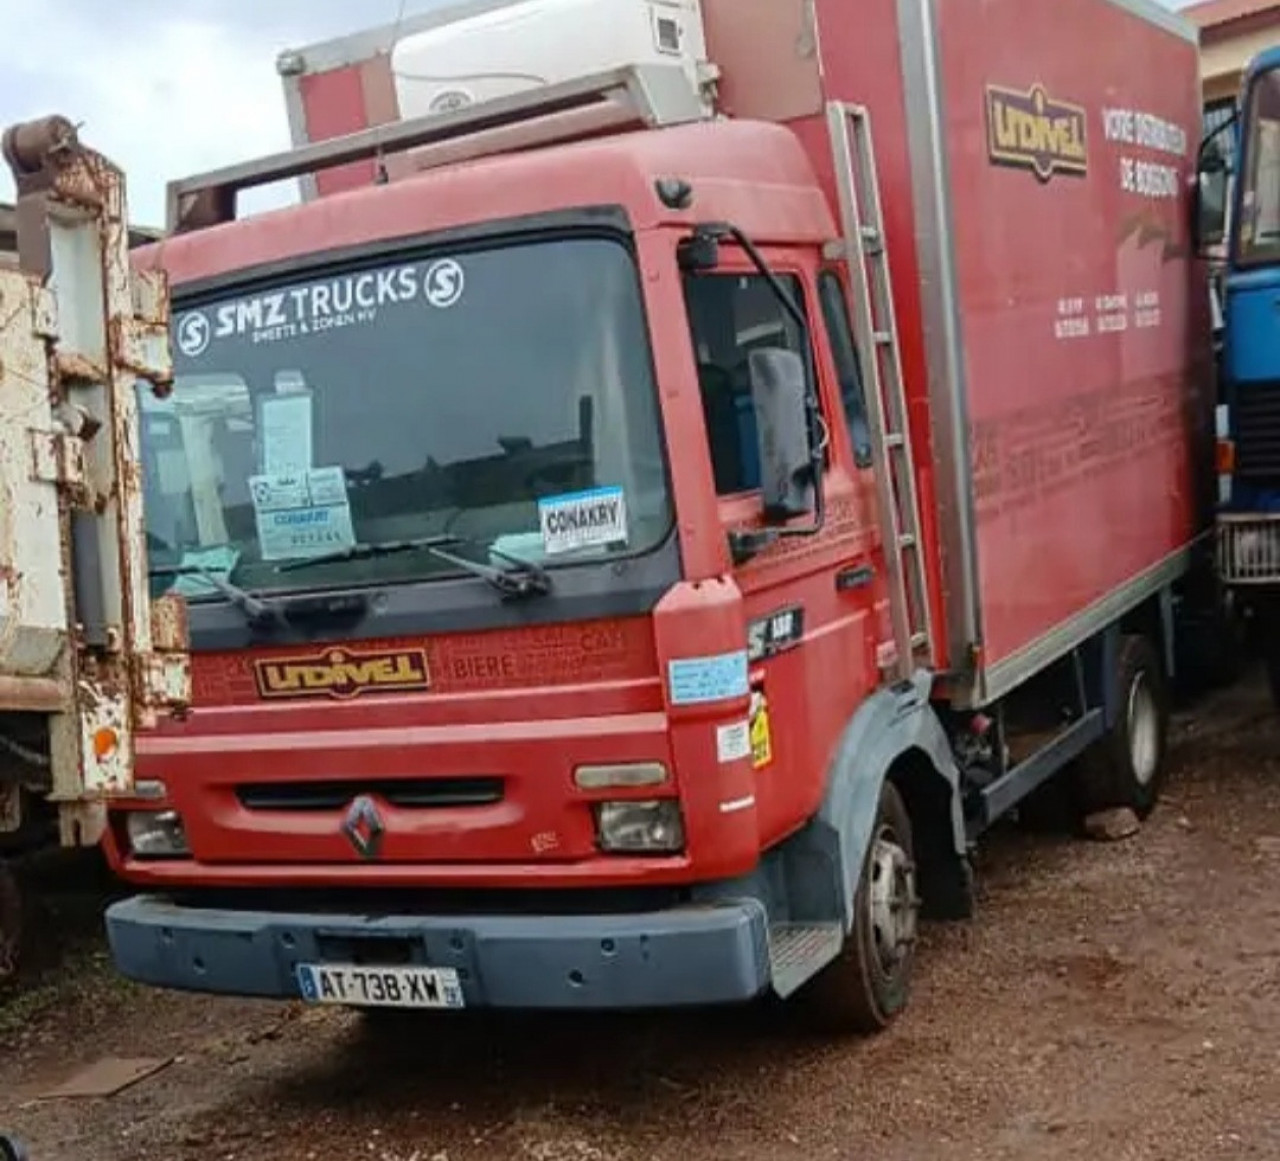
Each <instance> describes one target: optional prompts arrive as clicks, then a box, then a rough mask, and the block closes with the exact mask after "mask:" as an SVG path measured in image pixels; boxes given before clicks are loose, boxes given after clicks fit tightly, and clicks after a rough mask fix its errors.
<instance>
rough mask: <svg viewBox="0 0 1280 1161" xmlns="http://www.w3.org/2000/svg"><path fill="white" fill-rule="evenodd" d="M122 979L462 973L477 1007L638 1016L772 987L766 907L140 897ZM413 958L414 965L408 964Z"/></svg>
mask: <svg viewBox="0 0 1280 1161" xmlns="http://www.w3.org/2000/svg"><path fill="white" fill-rule="evenodd" d="M106 923H107V935H108V939H109V941H110V944H111V953H112V956H113V958H114V960H115V964H116V967H117V968H118V969H119V971H120V972H121V973H122V974H123V975H125V976H127V977H129V978H130V979H133V980H137V981H139V982H141V983H145V984H152V985H155V986H158V987H167V988H178V989H182V990H186V991H195V992H210V993H220V994H224V995H237V996H266V997H274V998H279V999H298V998H300V992H299V988H298V983H297V979H296V977H295V972H294V968H295V965H297V964H299V963H316V964H319V963H351V962H353V958H354V957H358V959H359V961H360V962H366V963H377V962H379V954H380V950H381V949H388V950H389V949H391V948H394V949H395V954H396V957H397V958H396V959H395V960H394V962H397V963H403V962H409V963H414V964H421V965H424V966H429V967H442V968H443V967H449V968H456V969H457V970H458V973H459V978H460V980H461V982H462V990H463V995H464V997H465V1000H466V1004H467V1006H468V1007H477V1008H513V1009H536V1008H544V1009H545V1008H551V1009H584V1008H595V1009H602V1008H606V1009H624V1008H655V1007H668V1006H679V1005H704V1004H725V1003H734V1002H741V1001H746V1000H750V999H753V998H755V997H756V996H759V995H760V994H761V993H763V992H764V991H765V989H766V988H767V987H768V986H769V980H770V971H769V944H768V934H767V917H766V913H765V909H764V906H763V905H762V904H760V903H759V902H756V901H754V900H744V901H742V902H736V903H732V904H724V905H717V906H701V907H693V906H690V907H681V908H673V909H670V910H664V911H652V912H643V913H632V914H623V915H614V914H610V915H585V916H584V915H572V916H561V915H547V916H523V915H522V916H513V915H497V916H493V915H484V916H457V915H448V916H419V915H387V916H375V917H370V916H364V915H328V914H287V913H281V912H266V911H261V912H260V911H226V910H214V909H206V908H202V907H188V906H178V905H176V904H174V903H171V902H169V901H168V900H166V899H163V898H160V897H156V896H148V895H140V896H135V897H134V898H131V899H126V900H123V901H122V902H119V903H116V904H113V905H112V906H111V907H110V908H109V909H108V910H107V916H106ZM406 955H407V961H406V959H405V957H406Z"/></svg>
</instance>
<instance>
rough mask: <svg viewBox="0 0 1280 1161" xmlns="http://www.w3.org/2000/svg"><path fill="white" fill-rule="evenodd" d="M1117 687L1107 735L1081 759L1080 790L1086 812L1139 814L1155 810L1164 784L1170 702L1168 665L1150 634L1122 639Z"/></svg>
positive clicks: (1081, 801) (1078, 792)
mask: <svg viewBox="0 0 1280 1161" xmlns="http://www.w3.org/2000/svg"><path fill="white" fill-rule="evenodd" d="M1115 687H1116V690H1117V692H1118V698H1119V705H1118V708H1117V712H1116V720H1115V722H1114V724H1113V725H1112V727H1111V729H1110V730H1109V731H1108V733H1107V734H1106V736H1105V737H1104V738H1102V740H1101V741H1100V742H1098V744H1097V745H1096V746H1094V748H1093V749H1092V750H1091V751H1090V752H1089V753H1087V754H1085V755H1084V757H1083V758H1082V759H1081V762H1080V765H1079V769H1078V773H1077V777H1076V789H1077V796H1078V799H1079V803H1080V808H1081V810H1082V812H1083V813H1085V814H1092V813H1094V812H1095V811H1100V810H1109V809H1113V808H1116V807H1126V806H1127V807H1129V808H1130V809H1131V810H1132V811H1133V812H1134V814H1136V815H1137V816H1138V817H1139V818H1146V817H1147V815H1149V814H1150V813H1151V811H1152V810H1153V809H1155V805H1156V802H1157V801H1158V800H1159V798H1160V791H1161V789H1162V788H1163V785H1164V776H1165V748H1166V742H1167V737H1168V727H1169V702H1168V693H1167V690H1166V687H1165V679H1164V670H1163V667H1162V665H1161V663H1160V657H1159V654H1157V652H1156V650H1155V647H1154V646H1153V645H1152V644H1151V642H1150V641H1149V640H1147V638H1145V637H1140V636H1137V635H1130V636H1126V637H1123V638H1121V641H1120V648H1119V650H1118V654H1117V658H1116V672H1115Z"/></svg>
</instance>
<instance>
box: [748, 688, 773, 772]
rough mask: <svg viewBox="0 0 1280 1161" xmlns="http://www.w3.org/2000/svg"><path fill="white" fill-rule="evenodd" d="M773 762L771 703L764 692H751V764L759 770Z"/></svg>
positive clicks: (756, 690) (757, 690) (758, 690)
mask: <svg viewBox="0 0 1280 1161" xmlns="http://www.w3.org/2000/svg"><path fill="white" fill-rule="evenodd" d="M772 761H773V737H772V735H771V733H770V732H769V702H768V699H767V698H766V697H765V696H764V691H763V690H760V689H755V690H752V691H751V764H752V765H753V766H754V767H755V768H756V769H757V770H759V769H760V768H761V767H762V766H767V765H769V763H770V762H772Z"/></svg>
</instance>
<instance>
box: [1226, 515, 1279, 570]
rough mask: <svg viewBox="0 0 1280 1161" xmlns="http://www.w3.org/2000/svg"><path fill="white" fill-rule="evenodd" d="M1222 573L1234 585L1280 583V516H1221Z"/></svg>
mask: <svg viewBox="0 0 1280 1161" xmlns="http://www.w3.org/2000/svg"><path fill="white" fill-rule="evenodd" d="M1218 573H1219V575H1220V576H1221V577H1222V579H1223V580H1224V581H1225V582H1226V583H1227V584H1232V585H1238V584H1255V585H1260V584H1277V583H1280V516H1220V517H1219V518H1218Z"/></svg>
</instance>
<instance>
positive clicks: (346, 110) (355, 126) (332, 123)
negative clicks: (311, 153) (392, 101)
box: [298, 67, 374, 194]
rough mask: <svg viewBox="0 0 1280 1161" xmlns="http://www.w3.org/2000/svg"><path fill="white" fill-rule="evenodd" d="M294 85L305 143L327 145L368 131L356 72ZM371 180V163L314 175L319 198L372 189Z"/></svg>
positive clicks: (332, 74)
mask: <svg viewBox="0 0 1280 1161" xmlns="http://www.w3.org/2000/svg"><path fill="white" fill-rule="evenodd" d="M298 83H299V85H300V86H301V93H302V108H303V111H304V115H305V117H306V124H307V139H308V140H309V141H329V140H331V139H332V138H334V137H342V136H344V135H346V134H348V133H358V132H359V131H360V130H361V129H367V128H368V127H369V117H368V111H367V109H366V108H365V99H364V86H363V84H362V82H361V77H360V70H359V69H358V68H356V67H350V68H341V69H333V70H331V71H329V72H324V73H310V74H308V75H306V76H303V77H300V78H299V80H298ZM373 178H374V165H373V162H372V161H357V162H353V163H352V164H350V165H342V166H338V167H336V168H334V169H327V170H323V171H322V172H320V173H318V174H316V189H317V190H318V192H319V193H321V194H331V193H337V192H338V191H339V190H344V189H352V188H354V187H357V186H368V185H372V184H373Z"/></svg>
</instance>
